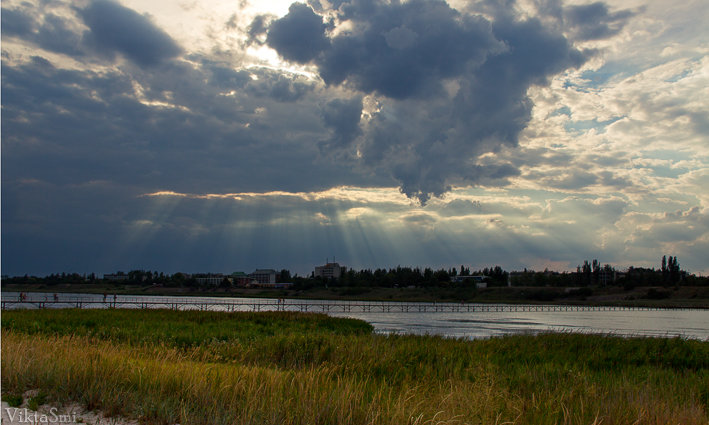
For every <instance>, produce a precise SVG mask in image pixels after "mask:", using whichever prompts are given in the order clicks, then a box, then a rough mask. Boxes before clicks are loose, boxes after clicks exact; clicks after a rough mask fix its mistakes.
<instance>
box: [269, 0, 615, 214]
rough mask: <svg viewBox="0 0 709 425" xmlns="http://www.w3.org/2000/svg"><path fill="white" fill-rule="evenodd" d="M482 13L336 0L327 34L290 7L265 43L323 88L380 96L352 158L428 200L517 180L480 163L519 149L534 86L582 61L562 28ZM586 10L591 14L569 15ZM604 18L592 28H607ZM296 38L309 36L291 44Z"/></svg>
mask: <svg viewBox="0 0 709 425" xmlns="http://www.w3.org/2000/svg"><path fill="white" fill-rule="evenodd" d="M482 6H484V7H485V12H486V14H487V15H488V16H490V15H491V18H490V19H488V18H484V17H483V16H482V15H479V14H475V13H465V14H463V13H461V12H459V11H457V10H455V9H452V8H451V7H450V6H449V5H448V4H447V3H445V2H443V1H421V0H412V1H409V2H405V3H399V2H392V3H386V2H380V1H363V0H362V1H360V0H353V1H350V2H342V3H339V4H337V5H335V7H336V8H337V11H336V18H335V19H334V21H333V24H332V25H333V26H332V29H333V30H334V31H332V32H330V31H329V30H330V29H329V28H328V27H327V26H326V24H325V23H324V21H323V18H322V17H321V16H320V15H318V14H317V13H315V12H314V11H313V10H312V9H311V8H309V7H308V6H305V5H302V4H293V5H292V6H291V10H290V12H289V14H288V15H286V16H285V17H283V18H281V19H280V20H277V21H274V23H273V24H272V25H271V26H270V27H269V29H268V41H267V42H268V45H269V46H271V47H273V48H274V49H275V50H276V51H277V52H278V53H279V54H280V55H281V56H283V57H284V58H285V59H289V60H292V61H295V62H299V63H306V62H312V63H313V64H315V65H316V66H317V70H318V72H319V74H320V77H321V78H322V79H323V80H324V82H325V83H326V84H328V85H344V86H346V87H349V88H354V89H356V90H357V91H360V92H362V93H371V94H377V95H380V96H383V98H382V99H383V101H382V103H383V105H382V107H381V108H380V110H379V111H377V112H375V113H374V114H372V118H371V119H369V120H368V121H367V122H361V123H360V125H359V126H360V127H361V132H362V134H363V137H361V138H358V139H357V140H358V141H359V142H357V143H358V146H357V147H358V151H359V152H360V155H361V162H362V163H363V164H364V165H366V166H368V167H370V168H372V169H375V170H378V171H379V172H382V173H390V174H391V175H392V176H393V177H394V178H395V179H396V180H397V181H399V183H400V187H401V191H402V192H403V193H405V194H406V195H407V196H409V197H412V198H417V199H418V200H420V201H421V202H426V201H427V200H428V199H429V198H430V196H440V195H442V194H443V193H444V192H446V191H447V190H449V189H450V188H451V186H452V185H453V184H493V185H494V184H496V185H499V184H504V183H505V182H506V181H507V179H508V178H509V177H512V176H516V175H519V174H520V173H519V170H518V169H517V168H516V167H515V166H520V165H521V164H515V165H514V166H513V164H506V165H504V166H501V165H499V164H498V165H492V164H482V163H480V162H479V158H480V156H481V155H483V154H485V153H489V152H493V153H494V152H497V151H498V150H499V149H500V148H501V147H502V146H503V145H508V146H516V145H517V140H518V136H519V134H520V132H521V131H522V130H523V129H524V128H525V127H526V126H527V123H528V122H529V120H530V119H531V110H532V106H533V105H532V102H531V100H530V99H529V98H528V96H527V90H528V89H529V88H530V87H531V86H533V85H546V84H548V81H549V79H550V78H551V77H552V76H554V75H556V74H558V73H560V72H563V71H564V70H566V69H569V68H576V67H579V66H580V65H582V64H583V63H584V62H585V61H586V60H587V59H588V57H589V56H590V54H591V53H588V52H583V51H580V50H578V49H577V48H576V47H574V46H573V43H572V42H571V41H570V40H568V39H567V38H566V37H565V36H564V34H563V32H562V30H561V29H560V28H549V27H547V26H545V25H544V24H542V21H541V20H540V19H539V18H534V17H531V18H526V19H520V18H519V17H516V16H512V15H511V12H510V11H511V10H512V7H511V6H510V5H506V6H505V7H503V5H501V4H493V3H488V4H482ZM584 13H589V14H590V13H591V12H590V11H583V10H578V11H575V15H574V16H575V17H579V18H578V19H581V18H580V16H582V15H584ZM602 15H603V14H602V13H601V14H600V15H599V14H598V13H596V15H594V16H595V19H596V21H599V20H600V21H603V22H605V21H604V20H603V16H602ZM621 18H622V17H621V16H619V17H617V20H616V21H617V22H620V21H621V20H622V19H621ZM575 19H576V18H575ZM613 19H615V18H613ZM616 21H614V22H616ZM579 22H580V21H579ZM344 24H347V29H345V30H339V31H338V29H339V28H338V26H339V25H344ZM296 31H304V32H305V33H306V34H310V36H306V37H304V38H302V39H298V38H295V37H292V35H293V34H295V32H296ZM327 34H334V35H330V36H328V35H327ZM284 40H285V41H287V42H285V41H284ZM350 122H351V121H350ZM326 126H331V125H329V124H328V123H327V122H326ZM347 134H351V135H357V136H358V135H359V133H357V132H355V131H354V130H353V129H350V130H348V132H347ZM352 139H354V137H349V138H340V139H339V140H352ZM332 145H333V146H334V145H337V143H332ZM340 145H342V148H343V149H351V146H348V143H341V144H340Z"/></svg>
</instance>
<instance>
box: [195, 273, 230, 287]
mask: <svg viewBox="0 0 709 425" xmlns="http://www.w3.org/2000/svg"><path fill="white" fill-rule="evenodd" d="M194 278H195V280H196V281H197V283H199V284H200V285H214V286H219V285H221V283H222V282H224V278H225V276H224V275H223V274H221V273H207V274H198V275H195V276H194Z"/></svg>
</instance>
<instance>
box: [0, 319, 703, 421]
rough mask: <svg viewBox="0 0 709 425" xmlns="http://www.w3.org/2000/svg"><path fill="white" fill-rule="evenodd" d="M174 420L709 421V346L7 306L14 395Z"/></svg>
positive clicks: (5, 337) (8, 378)
mask: <svg viewBox="0 0 709 425" xmlns="http://www.w3.org/2000/svg"><path fill="white" fill-rule="evenodd" d="M29 389H36V390H40V391H41V392H42V394H46V396H47V398H48V399H49V400H53V401H55V402H65V401H66V402H68V401H78V402H81V403H83V404H84V405H86V406H87V407H88V408H90V409H101V410H103V411H105V412H107V413H108V414H114V415H119V414H120V415H123V416H128V417H134V418H139V419H140V420H141V421H143V422H145V423H151V424H152V423H158V424H174V423H181V424H187V423H189V424H234V423H240V424H424V423H426V424H433V423H436V424H446V423H450V424H463V423H482V424H488V423H518V424H527V423H534V424H546V423H549V424H552V423H569V424H590V423H601V422H602V423H603V424H621V423H622V424H626V423H638V424H666V423H683V424H700V423H701V424H704V423H707V421H708V420H709V415H708V413H707V412H708V411H709V406H708V404H709V342H702V341H694V340H685V339H679V338H675V339H662V338H620V337H613V336H594V335H581V334H542V335H536V336H533V335H518V336H507V337H500V338H491V339H484V340H474V341H467V340H456V339H446V338H440V337H432V336H407V335H388V336H387V335H377V334H373V333H372V328H371V326H370V325H368V324H367V323H365V322H361V321H357V320H353V319H337V318H332V317H328V316H325V315H320V314H303V313H293V312H268V313H217V312H199V311H185V312H175V311H166V310H39V311H37V310H34V311H5V312H3V317H2V391H3V396H4V397H13V396H16V395H17V394H22V393H23V392H24V391H26V390H29Z"/></svg>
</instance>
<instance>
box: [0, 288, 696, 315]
mask: <svg viewBox="0 0 709 425" xmlns="http://www.w3.org/2000/svg"><path fill="white" fill-rule="evenodd" d="M1 289H2V292H27V293H36V292H41V293H76V294H91V295H100V294H109V295H114V294H115V295H123V296H125V295H135V296H177V297H216V298H263V299H277V298H281V299H294V300H298V299H310V300H329V301H367V302H445V303H464V304H469V303H475V304H528V305H559V306H587V307H631V308H633V307H634V308H663V309H699V310H706V309H709V288H707V287H686V286H685V287H679V288H663V287H657V286H646V287H636V288H633V289H632V290H624V289H623V288H617V287H604V288H589V289H590V291H591V295H581V296H578V295H574V294H573V291H574V289H577V288H563V287H492V288H485V289H477V290H474V291H467V292H466V291H465V290H463V291H460V290H453V289H448V288H381V287H374V288H362V287H331V288H310V289H304V290H296V289H263V288H226V289H225V288H204V289H200V290H195V289H194V288H185V287H182V288H175V287H161V286H142V285H120V284H119V285H116V284H106V285H91V286H90V285H87V284H57V285H45V284H40V285H27V284H23V285H13V284H3V285H2V287H1ZM658 294H659V296H660V297H666V298H661V299H652V298H649V297H648V296H658ZM540 298H541V299H540Z"/></svg>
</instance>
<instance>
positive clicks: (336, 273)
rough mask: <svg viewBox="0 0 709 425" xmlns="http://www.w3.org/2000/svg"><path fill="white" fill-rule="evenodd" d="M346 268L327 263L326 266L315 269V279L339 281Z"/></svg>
mask: <svg viewBox="0 0 709 425" xmlns="http://www.w3.org/2000/svg"><path fill="white" fill-rule="evenodd" d="M343 268H344V267H343V266H340V264H338V263H327V264H325V265H324V266H317V267H315V271H314V272H313V275H315V277H318V276H319V277H321V278H323V279H330V278H332V279H339V278H340V276H341V275H342V269H343Z"/></svg>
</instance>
